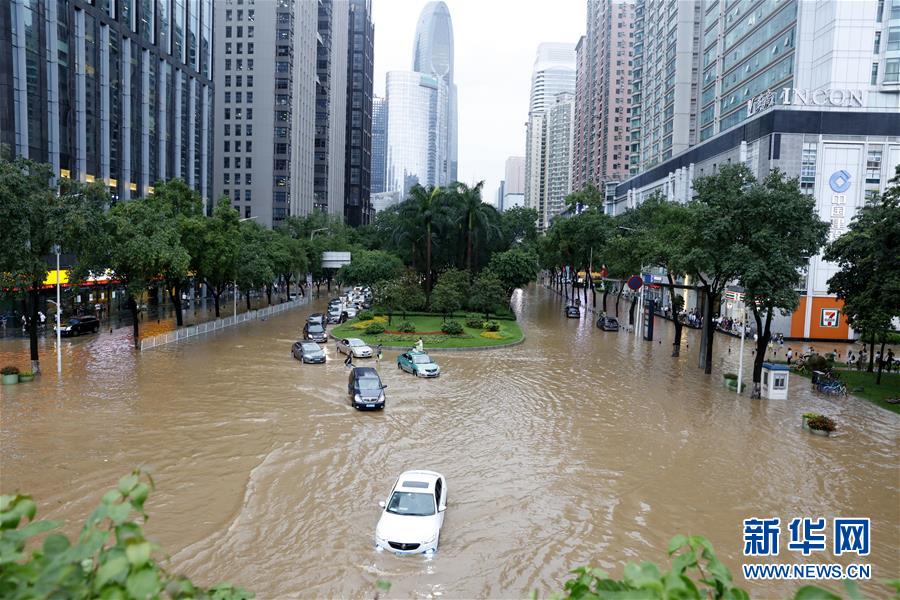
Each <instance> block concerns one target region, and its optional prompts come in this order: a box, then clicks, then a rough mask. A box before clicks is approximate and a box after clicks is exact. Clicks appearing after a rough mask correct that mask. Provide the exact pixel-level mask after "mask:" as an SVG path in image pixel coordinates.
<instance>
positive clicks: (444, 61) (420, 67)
mask: <svg viewBox="0 0 900 600" xmlns="http://www.w3.org/2000/svg"><path fill="white" fill-rule="evenodd" d="M412 70H413V71H418V72H419V73H427V74H428V75H433V76H434V77H436V78H437V79H438V80H439V81H441V82H443V83H444V84H445V85H446V86H447V97H446V99H445V100H444V103H445V106H444V107H443V108H442V109H441V111H440V112H441V114H443V115H444V116H443V117H442V118H444V119H445V120H446V123H444V124H442V125H441V126H440V127H441V129H446V130H447V141H446V145H447V149H446V150H445V153H444V155H445V157H446V160H447V161H448V165H447V167H446V171H447V173H448V178H449V181H456V175H457V161H458V158H457V135H458V134H457V127H458V123H457V107H456V84H455V83H454V81H453V22H452V21H451V19H450V11H449V10H448V9H447V5H446V4H444V3H443V2H429V3H428V4H426V5H425V8H423V9H422V13H421V14H420V15H419V23H418V25H417V26H416V37H415V41H414V42H413V67H412Z"/></svg>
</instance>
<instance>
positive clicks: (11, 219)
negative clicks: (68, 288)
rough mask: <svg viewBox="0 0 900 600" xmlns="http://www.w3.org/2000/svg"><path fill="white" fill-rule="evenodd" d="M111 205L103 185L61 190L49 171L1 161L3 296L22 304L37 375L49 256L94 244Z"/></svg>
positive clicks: (69, 184)
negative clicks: (42, 298) (43, 288)
mask: <svg viewBox="0 0 900 600" xmlns="http://www.w3.org/2000/svg"><path fill="white" fill-rule="evenodd" d="M107 202H108V197H107V194H106V191H105V189H104V188H103V186H102V184H95V185H84V184H81V183H77V182H73V181H70V180H68V179H64V180H62V181H61V182H60V183H59V188H58V190H57V189H55V188H54V187H53V180H52V171H51V168H50V165H45V164H40V163H36V162H34V161H30V160H27V159H24V158H15V159H13V160H11V161H8V160H3V159H0V290H2V291H3V293H4V294H7V295H12V296H13V297H19V298H21V299H22V302H23V314H25V315H27V320H28V337H29V345H30V351H31V371H32V372H34V373H40V370H41V366H40V357H39V353H38V334H37V328H38V323H39V318H38V310H39V306H38V301H39V294H40V289H41V286H43V284H44V281H45V280H46V278H47V274H48V273H49V271H50V265H49V264H48V263H47V255H49V254H50V253H51V252H52V251H53V248H54V246H56V245H59V246H60V249H61V250H62V251H63V252H76V253H77V252H78V251H79V250H81V249H82V248H83V247H87V246H88V245H91V244H93V243H95V242H96V235H97V223H98V221H99V220H100V219H101V218H102V213H103V209H104V205H105V204H106V203H107ZM79 255H80V253H79ZM57 310H59V307H57Z"/></svg>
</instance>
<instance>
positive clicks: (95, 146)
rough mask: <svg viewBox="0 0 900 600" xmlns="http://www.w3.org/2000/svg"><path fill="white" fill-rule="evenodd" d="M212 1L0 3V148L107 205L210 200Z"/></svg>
mask: <svg viewBox="0 0 900 600" xmlns="http://www.w3.org/2000/svg"><path fill="white" fill-rule="evenodd" d="M212 22H213V2H212V0H194V1H191V2H187V1H185V0H175V1H173V2H166V3H163V4H159V3H156V2H152V3H151V2H141V3H138V2H111V1H89V0H68V1H67V2H28V1H22V0H14V1H9V0H7V1H5V2H0V144H2V145H3V146H4V147H5V149H6V150H7V151H9V152H10V153H12V154H14V155H19V156H24V157H27V158H30V159H33V160H36V161H40V162H46V163H49V164H50V165H51V166H52V167H53V171H54V173H56V174H57V175H59V176H62V177H69V178H71V179H76V180H80V181H87V182H91V181H104V182H106V183H107V185H108V186H109V191H110V194H111V196H112V198H113V199H114V200H119V199H121V200H127V199H129V198H133V197H139V196H144V195H146V194H148V193H149V192H150V191H151V190H152V187H153V184H154V183H156V182H157V181H162V180H168V179H171V178H173V177H180V178H182V179H184V180H185V181H186V182H187V183H188V184H189V185H191V186H192V187H193V188H195V189H197V190H198V191H200V193H201V194H202V195H203V196H204V198H205V199H209V197H210V196H211V192H212V190H211V179H210V171H211V168H210V164H211V159H212V152H211V149H212V143H213V136H212V130H211V118H212V106H213V82H212V72H213V65H212V44H213V31H212Z"/></svg>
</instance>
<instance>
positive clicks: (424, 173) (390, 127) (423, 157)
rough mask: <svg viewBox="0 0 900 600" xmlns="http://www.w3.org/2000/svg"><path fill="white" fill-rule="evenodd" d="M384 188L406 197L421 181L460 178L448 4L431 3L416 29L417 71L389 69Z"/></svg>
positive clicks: (444, 182)
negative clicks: (458, 173)
mask: <svg viewBox="0 0 900 600" xmlns="http://www.w3.org/2000/svg"><path fill="white" fill-rule="evenodd" d="M385 88H386V97H385V102H386V103H387V126H386V128H385V131H386V144H385V145H386V149H385V159H384V161H385V180H384V191H386V192H393V191H397V192H400V193H401V195H402V197H403V198H405V197H406V195H407V194H408V193H409V190H410V188H412V186H414V185H415V184H417V183H418V184H420V185H424V186H429V185H447V184H448V183H450V182H451V181H453V180H454V179H455V176H456V164H457V158H456V125H457V123H456V85H455V84H454V83H453V24H452V23H451V21H450V12H449V11H448V10H447V6H446V4H444V3H443V2H429V3H428V4H427V5H426V6H425V8H424V9H423V10H422V14H421V16H420V18H419V23H418V26H417V27H416V36H415V43H414V47H413V70H412V71H389V72H388V73H387V81H386V86H385Z"/></svg>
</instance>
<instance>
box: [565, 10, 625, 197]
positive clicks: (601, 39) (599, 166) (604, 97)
mask: <svg viewBox="0 0 900 600" xmlns="http://www.w3.org/2000/svg"><path fill="white" fill-rule="evenodd" d="M587 12H588V22H587V34H586V35H585V36H584V37H582V39H581V40H580V41H579V43H578V46H576V55H577V64H578V71H577V73H576V80H575V145H574V150H573V188H574V189H576V190H580V189H581V188H583V187H584V186H585V185H587V184H588V183H593V184H595V185H596V186H597V187H599V188H601V189H602V188H603V187H604V185H605V184H607V183H610V182H616V181H622V180H623V179H625V177H626V176H627V174H628V150H629V141H628V121H629V119H630V105H631V98H630V94H631V90H630V84H631V64H630V63H631V46H632V35H633V33H634V32H633V27H634V18H633V17H634V2H633V0H625V1H619V0H617V1H613V0H588V11H587Z"/></svg>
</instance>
